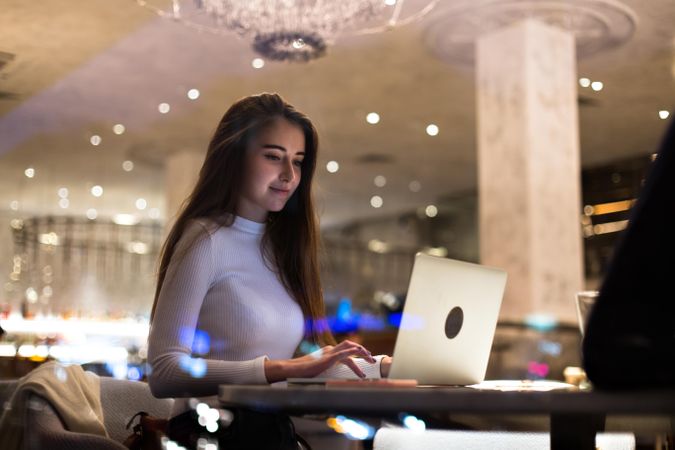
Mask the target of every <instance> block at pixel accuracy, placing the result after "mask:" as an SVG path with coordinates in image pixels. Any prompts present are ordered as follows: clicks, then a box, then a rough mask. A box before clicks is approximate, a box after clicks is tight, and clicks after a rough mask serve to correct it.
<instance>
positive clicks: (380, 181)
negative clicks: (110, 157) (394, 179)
mask: <svg viewBox="0 0 675 450" xmlns="http://www.w3.org/2000/svg"><path fill="white" fill-rule="evenodd" d="M373 183H375V186H377V187H384V186H385V185H386V184H387V178H386V177H385V176H384V175H378V176H376V177H375V179H374V180H373Z"/></svg>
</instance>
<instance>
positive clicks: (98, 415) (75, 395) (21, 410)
mask: <svg viewBox="0 0 675 450" xmlns="http://www.w3.org/2000/svg"><path fill="white" fill-rule="evenodd" d="M29 394H37V395H39V396H40V397H43V398H44V399H45V400H47V401H48V402H49V403H50V404H51V405H52V406H53V408H54V410H55V411H56V412H57V413H58V415H59V417H60V418H61V420H62V421H63V422H64V424H65V427H66V429H67V430H69V431H73V432H76V433H90V434H96V435H99V436H106V437H107V436H108V433H107V432H106V430H105V426H104V425H103V409H102V407H101V383H100V380H99V377H98V375H96V374H94V373H91V372H85V371H84V370H82V367H80V366H78V365H69V366H64V365H61V364H59V363H57V362H54V361H50V362H48V363H45V364H43V365H41V366H39V367H37V368H36V369H34V370H33V371H32V372H30V373H29V374H27V375H26V376H24V377H23V378H21V379H19V382H18V384H17V387H16V391H15V392H14V394H13V395H12V398H11V399H10V400H9V402H8V406H6V407H5V409H4V411H3V412H2V416H1V417H0V448H1V449H3V450H19V449H20V448H21V445H22V442H23V434H24V431H28V432H30V430H24V423H23V419H24V417H25V408H26V407H28V405H27V400H28V396H29Z"/></svg>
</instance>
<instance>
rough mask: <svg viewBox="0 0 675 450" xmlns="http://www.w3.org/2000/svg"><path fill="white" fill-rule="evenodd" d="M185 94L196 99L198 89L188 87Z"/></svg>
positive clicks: (191, 98)
mask: <svg viewBox="0 0 675 450" xmlns="http://www.w3.org/2000/svg"><path fill="white" fill-rule="evenodd" d="M187 96H188V98H189V99H190V100H197V99H198V98H199V89H195V88H192V89H190V90H189V91H188V93H187Z"/></svg>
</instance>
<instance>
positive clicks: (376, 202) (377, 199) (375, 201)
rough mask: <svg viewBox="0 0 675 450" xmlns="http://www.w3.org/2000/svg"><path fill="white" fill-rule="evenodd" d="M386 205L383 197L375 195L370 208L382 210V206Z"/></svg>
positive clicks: (371, 199) (371, 198)
mask: <svg viewBox="0 0 675 450" xmlns="http://www.w3.org/2000/svg"><path fill="white" fill-rule="evenodd" d="M383 204H384V201H383V200H382V197H380V196H379V195H373V196H372V197H370V206H372V207H373V208H381V207H382V205H383Z"/></svg>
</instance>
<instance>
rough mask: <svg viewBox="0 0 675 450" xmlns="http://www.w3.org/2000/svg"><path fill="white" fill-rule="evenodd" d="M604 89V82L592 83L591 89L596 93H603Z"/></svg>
mask: <svg viewBox="0 0 675 450" xmlns="http://www.w3.org/2000/svg"><path fill="white" fill-rule="evenodd" d="M603 87H605V85H604V84H603V83H602V81H594V82H592V83H591V89H593V90H594V91H596V92H598V91H601V90H602V88H603Z"/></svg>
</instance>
